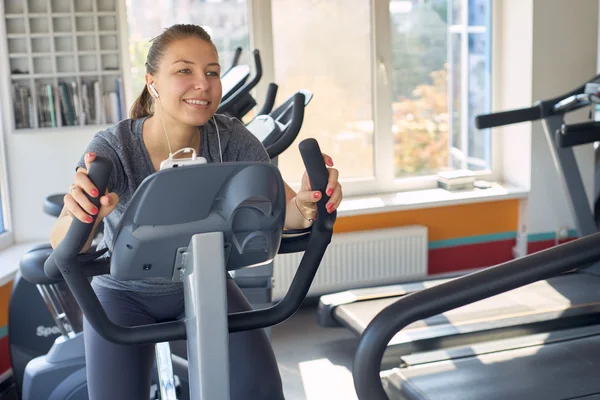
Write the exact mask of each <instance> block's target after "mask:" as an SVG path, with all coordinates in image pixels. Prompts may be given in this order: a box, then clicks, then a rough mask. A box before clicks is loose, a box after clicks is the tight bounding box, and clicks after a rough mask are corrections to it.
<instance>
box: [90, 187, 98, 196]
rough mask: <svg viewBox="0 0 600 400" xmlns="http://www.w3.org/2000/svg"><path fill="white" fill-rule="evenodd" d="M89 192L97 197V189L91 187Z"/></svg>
mask: <svg viewBox="0 0 600 400" xmlns="http://www.w3.org/2000/svg"><path fill="white" fill-rule="evenodd" d="M91 193H92V196H94V197H98V190H96V189H92V192H91Z"/></svg>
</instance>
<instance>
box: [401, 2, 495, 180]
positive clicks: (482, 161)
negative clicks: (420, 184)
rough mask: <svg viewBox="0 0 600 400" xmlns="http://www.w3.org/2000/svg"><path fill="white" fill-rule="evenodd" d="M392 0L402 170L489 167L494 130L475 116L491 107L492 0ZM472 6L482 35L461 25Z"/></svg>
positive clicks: (430, 171)
mask: <svg viewBox="0 0 600 400" xmlns="http://www.w3.org/2000/svg"><path fill="white" fill-rule="evenodd" d="M392 3H396V4H395V5H394V6H393V7H392V6H391V4H392ZM392 3H390V13H391V18H392V24H391V27H392V51H393V60H392V68H393V99H394V103H393V105H392V106H393V110H394V113H393V116H394V120H393V129H394V138H395V146H394V152H395V161H396V166H395V168H396V176H397V177H405V176H421V175H431V174H435V173H437V172H439V171H441V170H445V169H459V168H469V169H472V170H486V169H489V167H490V164H491V163H490V161H491V160H490V157H491V149H490V134H489V132H482V131H478V130H477V129H476V128H475V117H476V116H477V115H479V114H481V113H487V112H489V110H490V98H491V96H490V91H491V85H490V74H491V72H490V35H489V32H490V24H491V22H490V9H491V2H490V0H468V1H459V0H447V1H441V0H429V1H428V0H425V1H420V2H418V3H416V2H412V3H410V2H408V3H407V4H409V5H410V7H408V6H407V7H399V6H398V4H397V3H398V2H397V1H392ZM467 5H468V6H469V7H473V9H468V10H467V11H468V15H469V18H470V21H476V23H478V24H480V23H481V24H483V28H484V29H483V30H482V29H481V27H479V28H477V32H478V33H469V32H468V29H469V28H468V27H466V26H461V25H455V24H456V23H457V21H460V20H459V19H457V18H458V16H457V15H458V14H460V9H461V7H464V6H467ZM447 7H449V8H450V9H449V10H447V11H446V8H447ZM457 13H458V14H457ZM474 13H475V14H477V15H474ZM448 18H449V19H451V20H452V21H453V23H454V25H453V26H452V27H450V26H449V24H448V23H447V19H448ZM482 31H483V32H482ZM466 40H468V42H466V43H465V41H466ZM463 47H464V48H463ZM463 53H464V54H463Z"/></svg>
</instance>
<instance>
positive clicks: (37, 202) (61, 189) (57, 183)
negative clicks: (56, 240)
mask: <svg viewBox="0 0 600 400" xmlns="http://www.w3.org/2000/svg"><path fill="white" fill-rule="evenodd" d="M98 129H99V128H97V127H77V128H70V129H66V128H65V129H60V130H58V129H57V130H56V131H54V130H48V131H47V132H43V133H15V134H12V135H6V137H5V145H6V154H7V157H8V160H7V162H8V183H9V185H10V199H11V214H12V221H13V224H12V226H13V232H14V235H15V241H16V242H30V241H44V240H48V237H49V234H50V231H51V229H52V226H53V224H54V222H55V218H53V217H50V216H48V215H47V214H45V213H44V212H43V210H42V204H43V202H44V198H45V197H46V196H48V195H49V194H52V193H66V192H67V190H69V185H70V184H71V183H72V182H73V177H74V175H75V166H76V165H77V162H78V161H79V158H80V157H81V155H82V154H83V152H84V150H85V147H86V146H87V144H88V143H89V141H90V140H91V138H92V136H93V134H94V133H95V132H96V131H97V130H98Z"/></svg>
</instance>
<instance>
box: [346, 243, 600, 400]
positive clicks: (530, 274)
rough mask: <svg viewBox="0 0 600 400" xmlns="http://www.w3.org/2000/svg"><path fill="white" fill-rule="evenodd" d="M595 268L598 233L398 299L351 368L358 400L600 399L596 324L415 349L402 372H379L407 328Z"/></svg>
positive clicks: (368, 333)
mask: <svg viewBox="0 0 600 400" xmlns="http://www.w3.org/2000/svg"><path fill="white" fill-rule="evenodd" d="M598 261H600V233H595V234H592V235H590V236H586V237H584V238H581V239H577V240H575V241H572V242H569V243H565V244H562V245H559V246H556V247H554V248H550V249H547V250H544V251H541V252H538V253H534V254H532V255H528V256H525V257H522V258H519V259H516V260H513V261H509V262H506V263H503V264H500V265H497V266H494V267H490V268H487V269H485V270H482V271H478V272H475V273H472V274H469V275H467V276H464V277H461V278H457V279H455V280H451V281H448V282H445V283H443V284H440V285H438V286H435V287H431V288H428V289H424V290H422V291H420V292H414V293H411V294H410V295H407V296H404V297H402V298H400V299H399V300H397V301H396V302H394V303H393V304H391V305H389V306H387V307H385V308H384V309H383V310H381V312H379V313H378V314H377V316H375V318H373V320H372V321H371V322H370V323H369V325H368V326H367V328H366V329H365V330H364V332H363V334H362V337H361V339H360V342H359V344H358V347H357V350H356V354H355V358H354V365H353V379H354V384H355V388H356V392H357V394H358V398H359V399H360V400H366V399H369V400H387V399H410V400H417V399H419V400H425V399H427V400H430V399H448V400H454V399H461V400H475V399H478V400H479V399H486V400H500V399H523V400H525V399H526V400H542V399H543V400H549V399H597V398H598V397H599V396H600V380H598V376H597V370H596V369H595V368H593V366H594V365H597V364H598V363H600V350H599V349H600V325H598V321H596V323H595V324H594V325H589V326H584V327H577V328H569V329H562V330H559V331H554V332H544V334H543V335H540V334H537V335H526V336H522V337H520V338H513V339H509V340H506V339H505V340H490V341H488V342H486V343H482V344H480V345H479V346H474V345H471V344H466V343H465V344H463V345H460V346H456V347H453V348H450V349H447V350H446V351H428V350H424V351H420V350H418V349H417V350H415V351H412V353H413V354H412V355H408V354H409V353H410V352H406V353H405V354H404V355H405V357H403V358H402V364H398V365H397V366H396V368H395V369H393V370H391V371H386V372H385V373H383V377H381V376H380V370H381V361H382V358H383V355H384V352H385V349H386V346H387V343H388V342H389V341H390V340H391V339H392V337H393V336H395V335H396V334H397V333H398V332H400V333H401V330H402V329H403V328H405V327H406V326H408V325H410V324H412V323H414V322H416V321H420V320H425V321H427V320H428V319H429V318H430V317H433V316H435V315H443V314H442V313H445V312H447V311H450V310H456V309H458V308H459V307H464V308H467V307H470V306H471V305H473V304H477V302H479V301H485V300H484V299H489V298H490V297H492V296H503V295H504V294H506V293H510V292H509V291H513V290H519V288H525V287H527V286H530V285H532V284H534V282H540V281H542V280H549V279H552V277H555V276H557V275H558V274H562V273H566V272H568V271H570V270H572V269H573V268H582V267H585V266H587V265H590V264H594V263H597V262H598ZM596 292H598V289H597V288H596ZM533 300H534V301H535V299H533ZM406 334H408V335H411V333H410V330H409V331H408V332H407V333H406Z"/></svg>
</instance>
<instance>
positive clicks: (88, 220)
mask: <svg viewBox="0 0 600 400" xmlns="http://www.w3.org/2000/svg"><path fill="white" fill-rule="evenodd" d="M85 220H86V221H87V222H92V221H93V220H94V218H92V217H91V216H89V215H88V216H87V218H86V219H85Z"/></svg>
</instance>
